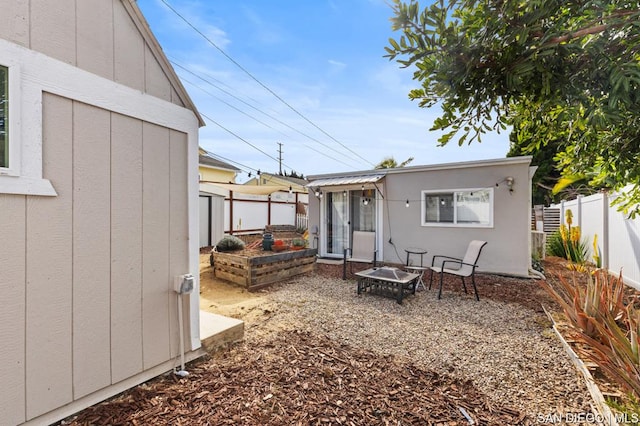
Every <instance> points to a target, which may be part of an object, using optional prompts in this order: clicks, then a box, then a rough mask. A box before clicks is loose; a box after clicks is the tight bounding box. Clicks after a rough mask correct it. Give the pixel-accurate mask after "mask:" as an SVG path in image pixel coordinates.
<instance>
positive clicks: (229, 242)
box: [215, 235, 245, 252]
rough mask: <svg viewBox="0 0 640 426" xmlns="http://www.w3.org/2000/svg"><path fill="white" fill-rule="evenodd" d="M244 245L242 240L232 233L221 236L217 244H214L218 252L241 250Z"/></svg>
mask: <svg viewBox="0 0 640 426" xmlns="http://www.w3.org/2000/svg"><path fill="white" fill-rule="evenodd" d="M244 247H245V244H244V241H242V240H241V239H240V238H238V237H234V236H233V235H226V236H224V237H222V239H221V240H220V241H218V244H216V245H215V250H216V251H219V252H225V251H236V250H243V249H244Z"/></svg>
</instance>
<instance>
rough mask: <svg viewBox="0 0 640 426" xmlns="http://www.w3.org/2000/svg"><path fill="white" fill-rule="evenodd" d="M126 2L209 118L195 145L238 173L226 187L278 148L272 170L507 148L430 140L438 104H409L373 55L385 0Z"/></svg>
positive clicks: (384, 23)
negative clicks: (428, 106)
mask: <svg viewBox="0 0 640 426" xmlns="http://www.w3.org/2000/svg"><path fill="white" fill-rule="evenodd" d="M165 2H166V3H168V4H169V5H170V6H171V7H172V8H173V9H175V12H174V11H172V10H171V9H170V8H169V7H167V5H166V4H165ZM138 5H139V7H140V9H141V10H142V12H143V14H144V16H145V18H146V19H147V21H148V22H149V25H150V26H151V29H152V31H153V32H154V34H155V35H156V37H157V38H158V40H159V42H160V45H161V46H162V47H163V49H164V51H165V53H166V54H167V56H168V57H169V59H170V60H171V61H172V62H173V63H174V68H175V69H176V71H177V73H178V75H179V76H180V77H181V78H182V80H183V83H184V85H185V87H186V88H187V90H188V92H189V94H190V95H191V97H192V99H193V100H194V102H195V104H196V106H197V107H198V109H199V110H200V112H201V113H202V114H203V115H205V116H206V117H208V118H209V119H211V120H213V121H215V123H217V124H215V123H213V122H211V121H209V119H207V118H205V121H206V122H207V125H206V127H203V128H201V129H200V146H202V147H203V148H205V149H207V150H208V151H211V152H212V153H214V154H216V155H218V156H220V157H221V159H223V160H226V161H228V162H229V163H231V164H234V165H235V166H236V167H239V168H241V169H242V170H243V172H242V173H240V174H239V175H238V179H237V181H238V182H244V181H246V180H247V179H248V176H247V172H249V171H251V172H252V174H254V175H255V171H256V170H258V169H260V170H261V171H266V172H270V173H277V172H278V171H279V167H280V163H279V161H278V157H279V154H278V149H279V145H278V143H281V144H282V148H281V149H282V170H283V171H286V172H289V171H291V170H295V171H296V172H298V173H303V174H304V175H305V176H308V175H314V174H323V173H334V172H347V171H355V170H368V169H371V168H373V165H375V164H377V163H379V162H380V161H382V160H383V159H384V158H385V157H389V156H392V157H394V158H395V159H396V160H397V161H398V162H401V161H404V160H406V159H407V158H409V157H414V160H413V162H412V163H411V165H414V166H415V165H426V164H437V163H447V162H456V161H472V160H478V159H490V158H503V157H504V156H505V155H506V152H507V150H508V135H507V134H506V133H501V134H499V135H498V134H494V135H486V136H485V137H484V138H483V142H482V143H481V144H477V143H474V144H472V145H470V146H469V145H465V146H463V147H458V146H457V144H456V143H455V142H454V143H451V144H449V145H448V146H447V147H444V148H443V147H438V146H437V142H436V140H437V138H438V136H439V135H438V134H437V133H434V132H431V131H429V128H430V127H431V125H432V123H433V120H434V118H435V117H437V116H438V115H439V113H440V111H439V109H438V108H432V109H430V110H428V109H422V108H419V107H418V106H417V104H416V103H414V102H411V101H409V99H408V97H407V94H408V92H409V90H410V89H411V88H414V87H417V86H418V85H417V83H416V82H414V81H413V80H412V78H411V77H412V71H410V70H403V69H401V68H400V67H399V65H398V64H397V63H396V62H389V60H388V59H386V58H384V57H383V55H384V54H385V51H384V47H385V46H386V45H387V42H388V39H389V37H394V35H395V36H397V34H394V33H393V31H391V24H390V22H389V18H390V17H391V16H392V12H391V9H390V7H389V5H388V4H387V3H386V2H385V0H328V1H327V0H312V1H306V0H303V1H300V0H298V1H294V0H286V1H285V0H269V1H265V0H233V1H231V0H216V1H212V0H164V2H163V1H162V0H138ZM176 12H177V13H178V14H179V15H181V16H182V17H183V18H184V19H182V18H181V17H180V16H178V14H176ZM185 20H186V21H188V23H189V24H190V25H192V26H193V27H195V29H197V30H198V31H199V32H200V33H202V34H203V35H204V37H203V35H201V34H199V33H198V31H196V30H194V28H192V27H191V26H190V25H189V24H188V23H187V22H185ZM205 37H206V38H205ZM207 39H208V40H207ZM214 45H215V46H214ZM223 52H224V53H223ZM223 128H224V129H223Z"/></svg>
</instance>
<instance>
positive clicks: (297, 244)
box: [291, 238, 307, 250]
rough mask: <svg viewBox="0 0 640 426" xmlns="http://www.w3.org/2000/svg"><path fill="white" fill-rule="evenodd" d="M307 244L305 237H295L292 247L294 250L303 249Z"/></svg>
mask: <svg viewBox="0 0 640 426" xmlns="http://www.w3.org/2000/svg"><path fill="white" fill-rule="evenodd" d="M306 246H307V242H306V241H305V240H304V239H303V238H294V239H293V240H292V241H291V248H292V249H294V250H302V249H303V248H305V247H306Z"/></svg>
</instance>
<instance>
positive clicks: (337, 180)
mask: <svg viewBox="0 0 640 426" xmlns="http://www.w3.org/2000/svg"><path fill="white" fill-rule="evenodd" d="M385 176H386V173H380V171H379V170H378V173H376V174H370V175H355V176H336V177H329V178H324V179H316V180H312V181H311V182H309V184H308V185H307V186H310V187H318V186H337V185H356V184H364V183H375V182H378V181H379V180H380V179H382V178H383V177H385Z"/></svg>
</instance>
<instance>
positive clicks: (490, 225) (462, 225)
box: [420, 188, 495, 228]
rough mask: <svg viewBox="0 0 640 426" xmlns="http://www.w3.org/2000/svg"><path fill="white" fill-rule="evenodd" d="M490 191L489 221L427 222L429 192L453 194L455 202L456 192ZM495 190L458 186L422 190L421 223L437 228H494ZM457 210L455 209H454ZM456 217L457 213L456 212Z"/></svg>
mask: <svg viewBox="0 0 640 426" xmlns="http://www.w3.org/2000/svg"><path fill="white" fill-rule="evenodd" d="M474 191H489V223H488V224H486V225H485V224H480V223H449V222H426V221H425V220H424V217H425V198H426V196H427V195H429V194H452V195H453V196H454V197H453V200H454V203H455V202H456V197H455V193H456V192H474ZM494 200H495V198H494V191H493V188H456V189H429V190H423V191H421V195H420V225H421V226H426V227H437V228H493V212H494V208H495V205H494ZM454 211H455V210H454ZM454 217H455V213H454Z"/></svg>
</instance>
